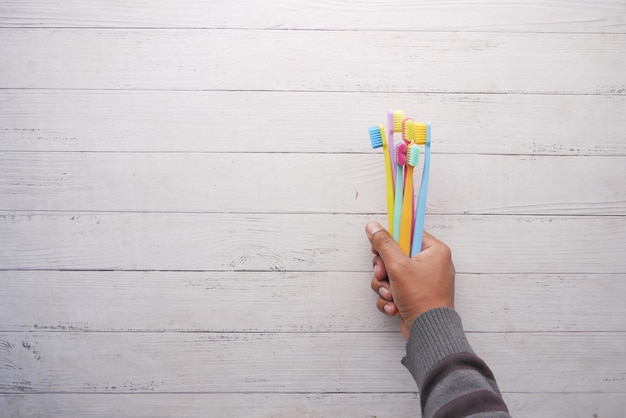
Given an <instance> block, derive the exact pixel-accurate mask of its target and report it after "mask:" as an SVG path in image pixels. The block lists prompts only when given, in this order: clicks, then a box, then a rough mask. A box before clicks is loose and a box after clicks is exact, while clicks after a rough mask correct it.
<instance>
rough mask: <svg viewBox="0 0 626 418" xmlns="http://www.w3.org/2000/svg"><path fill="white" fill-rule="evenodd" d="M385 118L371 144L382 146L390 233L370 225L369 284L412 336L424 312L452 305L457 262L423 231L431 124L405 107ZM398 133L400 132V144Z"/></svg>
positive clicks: (382, 306)
mask: <svg viewBox="0 0 626 418" xmlns="http://www.w3.org/2000/svg"><path fill="white" fill-rule="evenodd" d="M387 116H388V129H387V131H385V129H384V127H383V126H382V125H378V126H375V127H371V128H370V129H369V132H370V140H371V142H372V147H373V148H381V147H382V148H383V155H384V162H385V164H384V165H385V176H386V189H387V215H388V222H389V233H388V232H387V231H385V230H384V229H383V228H382V226H380V225H379V224H378V223H377V222H370V223H368V224H367V227H366V232H367V236H368V238H369V240H370V243H371V245H372V252H373V253H374V260H373V264H374V277H373V278H372V282H371V287H372V289H373V290H374V292H376V293H377V294H378V295H379V298H378V300H377V301H376V306H377V307H378V309H379V310H380V311H381V312H384V313H385V314H387V315H390V316H394V315H398V318H399V320H400V328H401V330H402V333H403V334H404V336H405V338H408V335H409V329H410V327H411V324H412V322H413V321H414V319H415V318H417V317H418V316H419V315H421V314H422V313H423V312H425V311H427V310H429V309H433V308H437V307H447V308H450V309H454V265H453V263H452V257H451V253H450V249H449V248H448V247H447V246H446V245H445V244H444V243H443V242H441V241H439V240H437V239H436V238H435V237H433V236H431V235H429V234H428V233H425V232H424V215H425V212H426V195H427V192H428V177H429V171H430V124H428V123H424V122H415V121H414V120H413V119H410V118H405V117H404V113H403V112H402V111H389V112H388V114H387ZM386 133H387V134H388V136H386V135H385V134H386ZM394 133H401V134H402V137H401V139H399V140H398V141H397V143H394ZM421 146H424V148H425V149H424V158H423V164H422V166H421V168H422V176H421V182H420V185H419V192H418V198H417V205H416V203H415V193H414V186H413V172H414V170H415V167H417V166H418V163H419V159H420V154H421V151H420V147H421ZM418 170H419V168H418ZM416 207H417V209H416Z"/></svg>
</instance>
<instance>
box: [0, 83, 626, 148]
mask: <svg viewBox="0 0 626 418" xmlns="http://www.w3.org/2000/svg"><path fill="white" fill-rule="evenodd" d="M267 103H271V104H272V105H271V106H267ZM388 108H390V109H404V111H405V113H406V115H407V116H410V117H412V118H414V119H416V120H428V121H430V122H431V123H432V126H433V128H432V129H433V149H434V150H435V151H436V152H439V153H457V154H458V153H470V154H476V153H486V154H543V155H626V140H625V138H626V128H625V127H624V123H623V115H624V114H626V96H624V95H531V94H525V95H519V94H493V95H491V94H472V95H467V94H389V93H349V92H344V93H331V92H329V93H324V94H320V93H307V92H298V93H295V92H252V91H246V92H239V91H107V90H87V91H85V90H61V91H57V90H0V126H1V127H2V128H0V150H3V151H198V152H200V151H202V152H246V153H251V152H313V153H315V152H327V153H335V152H377V151H372V150H371V149H370V147H369V142H368V140H367V135H366V133H367V128H368V127H369V126H372V125H376V124H378V123H386V120H385V112H386V109H388ZM296 137H297V139H296Z"/></svg>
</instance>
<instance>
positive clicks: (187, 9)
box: [0, 0, 626, 33]
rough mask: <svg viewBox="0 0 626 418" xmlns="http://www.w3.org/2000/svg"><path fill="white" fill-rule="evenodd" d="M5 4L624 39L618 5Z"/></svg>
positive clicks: (306, 25)
mask: <svg viewBox="0 0 626 418" xmlns="http://www.w3.org/2000/svg"><path fill="white" fill-rule="evenodd" d="M298 5H299V7H294V5H293V3H292V2H290V1H288V0H270V1H264V2H262V3H259V2H255V1H253V0H236V1H233V0H231V1H224V0H222V1H210V2H203V1H188V2H185V5H184V7H181V5H180V4H179V3H177V2H175V1H172V0H151V1H145V0H143V1H134V2H132V3H129V2H125V1H120V0H109V1H106V0H92V1H89V2H84V1H80V0H67V1H64V2H62V3H58V2H55V1H53V0H37V1H29V2H21V1H5V2H4V4H3V6H2V9H1V10H2V14H1V16H0V26H8V27H24V26H26V27H88V28H94V27H133V28H152V27H168V28H197V27H209V28H263V29H273V30H285V29H332V30H394V31H407V30H409V31H476V30H482V31H492V32H493V31H497V32H537V31H539V32H605V33H610V32H618V33H624V32H626V28H625V25H624V18H625V16H626V7H625V6H624V3H623V2H621V1H603V2H601V3H590V2H585V1H580V0H570V1H542V2H535V3H530V4H529V3H527V2H523V1H519V0H490V1H483V2H481V3H480V5H479V7H477V4H476V2H475V1H471V0H454V1H447V2H445V3H437V2H429V1H426V0H418V1H408V0H404V1H396V2H394V3H393V4H389V3H385V2H379V1H372V0H351V1H341V2H336V1H328V0H325V1H310V0H309V1H301V2H299V3H298Z"/></svg>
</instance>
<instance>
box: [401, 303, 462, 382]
mask: <svg viewBox="0 0 626 418" xmlns="http://www.w3.org/2000/svg"><path fill="white" fill-rule="evenodd" d="M457 353H473V351H472V347H471V346H470V345H469V342H468V341H467V338H465V333H464V332H463V325H462V323H461V317H460V316H459V314H458V313H456V311H454V310H452V309H449V308H435V309H431V310H429V311H426V312H424V313H423V314H421V315H420V316H418V317H417V319H415V321H413V325H411V331H410V334H409V341H408V342H407V343H406V357H404V358H403V359H402V364H404V366H405V367H406V368H407V369H409V372H411V374H412V375H413V378H414V379H415V382H416V383H417V386H418V388H420V389H421V386H420V384H421V382H422V380H423V378H424V376H426V373H428V371H429V370H430V369H431V368H432V367H433V366H434V365H435V364H437V363H438V362H440V361H441V360H443V359H444V358H445V357H447V356H449V355H451V354H457Z"/></svg>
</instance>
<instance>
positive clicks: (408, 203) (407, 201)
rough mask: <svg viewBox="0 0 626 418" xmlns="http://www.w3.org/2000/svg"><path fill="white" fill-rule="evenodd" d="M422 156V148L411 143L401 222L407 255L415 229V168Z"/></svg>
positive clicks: (403, 247) (402, 247)
mask: <svg viewBox="0 0 626 418" xmlns="http://www.w3.org/2000/svg"><path fill="white" fill-rule="evenodd" d="M419 158H420V148H419V147H418V146H417V145H416V144H414V143H412V142H411V143H409V146H408V147H407V152H406V173H405V180H404V202H403V203H402V219H401V224H400V241H399V244H400V248H401V249H402V251H404V253H405V254H406V255H409V254H410V253H411V232H412V231H413V222H414V220H415V218H414V217H413V214H414V213H415V212H414V211H413V210H414V209H413V202H414V199H413V194H412V193H411V192H412V191H413V168H414V167H415V166H416V165H417V163H418V161H419Z"/></svg>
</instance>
